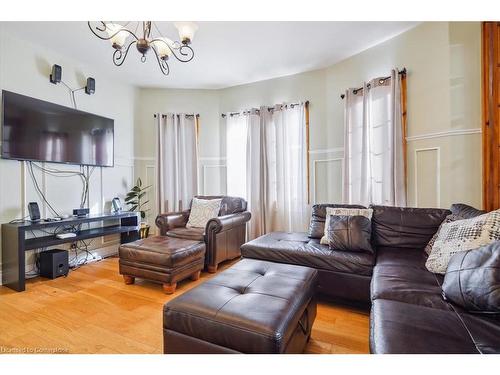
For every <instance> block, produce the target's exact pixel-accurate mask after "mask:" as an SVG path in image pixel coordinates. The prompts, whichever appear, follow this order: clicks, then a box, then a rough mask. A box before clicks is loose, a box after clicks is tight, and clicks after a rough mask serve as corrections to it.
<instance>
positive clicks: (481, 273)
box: [442, 241, 500, 313]
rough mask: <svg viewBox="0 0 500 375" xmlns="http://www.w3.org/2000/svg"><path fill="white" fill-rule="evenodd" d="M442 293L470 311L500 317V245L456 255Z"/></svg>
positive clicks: (494, 243) (448, 270)
mask: <svg viewBox="0 0 500 375" xmlns="http://www.w3.org/2000/svg"><path fill="white" fill-rule="evenodd" d="M442 289H443V296H444V297H445V299H446V300H448V301H451V302H453V303H455V304H457V305H459V306H461V307H463V308H464V309H466V310H467V311H471V312H483V313H500V241H496V242H493V243H491V244H489V245H486V246H482V247H480V248H478V249H473V250H470V251H463V252H460V253H457V254H455V255H453V257H452V258H451V260H450V263H449V264H448V269H447V270H446V275H445V277H444V281H443V285H442Z"/></svg>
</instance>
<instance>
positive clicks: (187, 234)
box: [167, 227, 205, 241]
mask: <svg viewBox="0 0 500 375" xmlns="http://www.w3.org/2000/svg"><path fill="white" fill-rule="evenodd" d="M167 236H169V237H175V238H183V239H186V240H193V241H204V240H205V228H185V227H181V228H174V229H170V230H169V231H168V232H167Z"/></svg>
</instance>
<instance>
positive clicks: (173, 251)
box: [118, 236, 205, 268]
mask: <svg viewBox="0 0 500 375" xmlns="http://www.w3.org/2000/svg"><path fill="white" fill-rule="evenodd" d="M118 253H119V256H120V261H125V262H127V264H129V265H133V264H151V265H155V266H163V267H166V268H176V267H180V266H182V265H186V264H189V263H192V262H193V261H196V260H197V259H200V258H204V256H205V244H204V243H203V242H200V241H191V240H184V239H179V238H172V237H168V236H153V237H148V238H145V239H142V240H138V241H134V242H129V243H126V244H123V245H120V248H119V250H118Z"/></svg>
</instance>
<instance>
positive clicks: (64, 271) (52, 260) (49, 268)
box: [38, 249, 69, 279]
mask: <svg viewBox="0 0 500 375" xmlns="http://www.w3.org/2000/svg"><path fill="white" fill-rule="evenodd" d="M38 260H39V264H40V276H42V277H47V278H49V279H55V278H56V277H59V276H67V275H68V272H69V262H68V252H67V251H66V250H59V249H54V250H47V251H44V252H42V253H40V254H39V259H38Z"/></svg>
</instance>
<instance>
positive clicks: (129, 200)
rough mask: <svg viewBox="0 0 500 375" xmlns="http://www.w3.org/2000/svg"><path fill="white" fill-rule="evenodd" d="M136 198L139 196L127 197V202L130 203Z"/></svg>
mask: <svg viewBox="0 0 500 375" xmlns="http://www.w3.org/2000/svg"><path fill="white" fill-rule="evenodd" d="M134 200H137V197H130V198H125V203H127V204H128V203H130V202H132V201H134Z"/></svg>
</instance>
